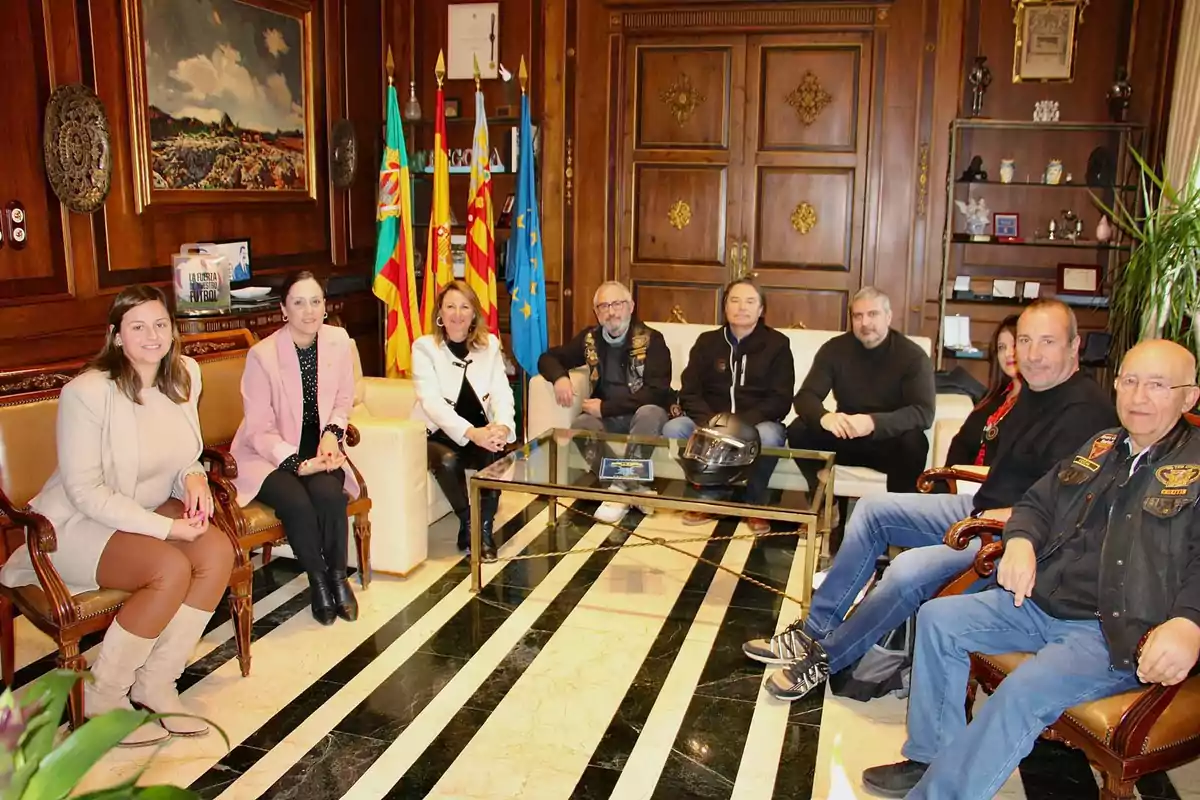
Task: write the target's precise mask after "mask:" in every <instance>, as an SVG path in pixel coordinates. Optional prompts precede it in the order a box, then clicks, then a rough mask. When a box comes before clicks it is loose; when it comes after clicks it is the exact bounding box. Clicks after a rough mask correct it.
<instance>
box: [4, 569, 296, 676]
mask: <svg viewBox="0 0 1200 800" xmlns="http://www.w3.org/2000/svg"><path fill="white" fill-rule="evenodd" d="M298 574H300V572H298V571H297V567H296V565H295V562H294V561H292V560H291V559H286V558H285V559H275V560H272V562H271V563H270V564H268V565H267V566H265V567H261V568H259V569H256V570H255V571H254V575H253V587H252V589H251V592H252V595H253V597H254V601H255V602H258V601H259V600H261V599H262V598H264V597H266V596H267V595H269V594H270V593H271V592H273V591H275V590H276V589H278V588H279V587H281V586H283V585H284V584H285V583H287V582H288V581H290V580H292V579H293V578H295V577H296V575H298ZM228 620H229V603H228V602H227V601H226V600H224V599H222V601H221V604H220V605H219V606H217V610H216V612H214V614H213V616H212V619H211V620H209V622H208V625H207V627H206V628H205V629H204V632H205V633H208V632H209V631H211V630H213V629H214V628H216V627H217V626H218V625H220V624H222V623H224V622H226V621H228ZM103 639H104V632H103V631H97V632H96V633H91V634H88V635H87V636H85V637H83V639H81V640H80V646H79V649H80V651H81V652H85V653H86V652H87V651H88V650H89V649H91V648H93V647H95V646H96V645H98V644H100V642H101V641H102V640H103ZM232 641H233V640H232V639H231V640H230V643H232ZM220 649H221V648H218V650H220ZM234 653H235V654H236V650H235V651H234ZM57 658H58V653H57V652H54V653H47V654H46V655H44V656H42V657H41V658H39V659H37V660H36V661H31V662H30V663H28V664H26V665H25V666H24V667H21V668H20V669H19V670H17V671H16V674H14V675H13V686H14V688H19V687H21V686H24V685H25V684H27V683H29V682H30V681H33V680H36V679H37V678H39V677H41V676H42V675H43V674H45V673H46V672H49V671H50V670H52V669H54V667H55V661H56V659H57ZM217 666H219V665H217ZM214 669H215V667H214ZM188 685H190V684H188ZM184 688H185V686H184V684H182V683H181V684H180V691H183V689H184Z"/></svg>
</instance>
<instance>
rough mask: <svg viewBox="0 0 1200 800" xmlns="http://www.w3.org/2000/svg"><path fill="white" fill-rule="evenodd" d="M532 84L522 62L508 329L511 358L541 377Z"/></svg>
mask: <svg viewBox="0 0 1200 800" xmlns="http://www.w3.org/2000/svg"><path fill="white" fill-rule="evenodd" d="M528 80H529V76H528V74H527V73H526V72H525V59H524V58H522V59H521V133H520V137H521V139H520V155H519V156H518V160H517V167H518V170H519V172H518V174H517V192H516V194H517V196H516V199H515V201H514V203H513V219H514V220H515V221H514V223H513V231H512V236H511V238H509V240H508V265H507V268H506V269H505V283H506V284H507V286H508V290H509V293H510V294H511V295H512V308H511V320H510V325H511V327H512V349H513V356H514V357H516V359H517V363H519V364H520V365H521V369H523V370H525V372H527V373H529V374H531V375H532V374H533V373H535V372H537V362H538V358H540V357H541V355H542V353H544V352H546V348H547V347H548V346H549V336H548V334H547V332H546V272H545V269H544V265H543V263H542V226H541V223H540V222H539V221H538V201H537V182H536V180H535V178H534V166H535V165H534V163H533V127H532V126H531V125H530V122H529V96H528V95H527V94H526V93H525V86H526V83H527V81H528Z"/></svg>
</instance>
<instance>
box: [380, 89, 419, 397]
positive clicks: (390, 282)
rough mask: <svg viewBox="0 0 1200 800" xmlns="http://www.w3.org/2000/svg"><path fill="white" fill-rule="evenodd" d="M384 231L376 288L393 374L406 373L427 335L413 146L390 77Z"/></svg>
mask: <svg viewBox="0 0 1200 800" xmlns="http://www.w3.org/2000/svg"><path fill="white" fill-rule="evenodd" d="M376 219H377V221H378V231H377V234H378V235H377V237H376V241H375V281H374V284H373V286H372V290H373V291H374V292H375V296H376V297H378V298H379V299H380V300H382V301H383V304H384V305H385V306H387V322H386V333H385V335H386V337H387V338H386V341H385V345H384V349H385V358H386V364H387V376H388V377H389V378H396V377H400V376H401V375H404V374H405V373H406V372H407V371H408V368H409V365H410V363H411V357H412V344H413V342H415V341H416V340H417V337H419V336H420V335H421V319H420V317H419V315H418V313H417V282H416V277H415V275H414V267H415V261H414V260H413V229H412V222H413V217H412V179H411V177H410V176H409V172H408V150H407V148H406V147H405V143H404V131H403V129H402V128H401V126H400V108H399V106H398V105H397V103H396V88H395V87H394V86H392V79H391V78H390V77H389V78H388V89H387V134H386V142H385V144H384V149H383V163H382V164H380V166H379V205H378V209H377V212H376Z"/></svg>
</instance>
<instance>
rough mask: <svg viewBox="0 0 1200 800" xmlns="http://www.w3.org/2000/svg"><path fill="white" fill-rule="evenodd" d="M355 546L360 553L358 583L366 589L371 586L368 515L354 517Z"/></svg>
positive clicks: (369, 521)
mask: <svg viewBox="0 0 1200 800" xmlns="http://www.w3.org/2000/svg"><path fill="white" fill-rule="evenodd" d="M354 546H355V548H356V549H357V551H358V582H359V584H360V585H361V586H362V588H364V589H366V588H367V587H368V586H370V585H371V520H370V519H369V518H368V517H367V515H366V514H358V515H357V516H355V517H354Z"/></svg>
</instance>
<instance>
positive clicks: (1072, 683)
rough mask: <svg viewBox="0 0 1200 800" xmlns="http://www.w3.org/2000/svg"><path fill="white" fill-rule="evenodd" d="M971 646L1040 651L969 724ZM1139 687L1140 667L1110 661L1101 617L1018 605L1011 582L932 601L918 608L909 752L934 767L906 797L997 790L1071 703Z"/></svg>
mask: <svg viewBox="0 0 1200 800" xmlns="http://www.w3.org/2000/svg"><path fill="white" fill-rule="evenodd" d="M970 652H978V653H987V654H996V653H1013V652H1025V653H1035V654H1036V655H1035V656H1034V657H1033V658H1031V659H1029V660H1028V661H1026V662H1025V663H1023V664H1021V666H1019V667H1018V668H1017V669H1015V670H1013V672H1012V673H1011V674H1010V675H1009V676H1008V677H1007V678H1005V679H1004V682H1003V683H1001V684H1000V688H999V689H997V690H996V693H995V694H994V695H992V697H991V698H990V699H989V700H988V701H987V702H986V703H984V704H983V708H982V709H980V711H979V713H978V714H976V715H975V719H974V720H973V721H972V722H971V724H970V725H968V724H967V718H966V711H965V699H966V691H967V678H968V676H969V673H970V669H971V662H970V659H969V658H968V655H967V654H968V653H970ZM1139 685H1140V683H1139V681H1138V678H1137V674H1136V673H1135V672H1132V671H1129V670H1112V669H1109V652H1108V645H1107V643H1106V642H1105V640H1104V635H1103V634H1102V633H1101V632H1100V623H1099V622H1098V621H1097V620H1094V619H1089V620H1061V619H1056V618H1055V617H1052V616H1050V615H1049V614H1047V613H1046V612H1044V611H1042V610H1041V609H1040V608H1038V607H1037V605H1035V604H1034V602H1033V601H1032V600H1026V601H1025V602H1024V603H1023V604H1022V605H1021V607H1020V608H1016V607H1015V606H1013V596H1012V594H1011V593H1009V592H1008V591H1006V590H1004V589H991V590H988V591H986V592H980V593H979V594H973V595H962V596H958V597H939V598H938V599H936V600H933V601H931V602H929V603H926V604H925V607H924V608H922V609H921V612H920V614H919V615H918V616H917V644H916V653H915V655H914V660H913V675H912V696H911V697H910V699H909V703H908V741H907V742H905V743H904V748H903V750H902V752H903V754H904V757H905V758H908V759H911V760H912V761H918V762H921V763H923V764H929V765H930V766H929V769H928V771H926V773H925V776H924V777H923V778H921V782H920V783H918V784H917V785H916V786H915V787H914V788H913V790H912V791H911V792H909V794H908V797H909V798H910V800H911V799H912V798H918V799H919V798H938V799H939V800H941V799H942V798H951V797H953V798H962V800H971V798H985V797H992V796H994V795H995V794H996V792H997V791H999V789H1000V787H1001V786H1002V785H1003V784H1004V782H1005V781H1006V780H1007V779H1008V776H1009V775H1011V774H1012V771H1013V770H1014V769H1016V767H1017V764H1018V763H1019V762H1020V761H1021V759H1022V758H1024V757H1025V756H1026V755H1027V754H1028V753H1029V751H1030V750H1032V749H1033V744H1034V742H1035V741H1037V738H1038V736H1039V735H1040V734H1041V732H1042V730H1043V729H1044V728H1045V727H1046V726H1047V725H1049V724H1050V723H1052V722H1054V720H1056V719H1058V717H1059V716H1060V715H1061V714H1062V713H1063V712H1064V711H1066V710H1067V709H1068V708H1070V707H1071V706H1073V705H1075V704H1077V703H1085V702H1088V701H1091V700H1099V699H1100V698H1103V697H1109V696H1111V695H1114V694H1120V693H1121V692H1127V691H1129V690H1131V689H1135V688H1137V687H1138V686H1139Z"/></svg>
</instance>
